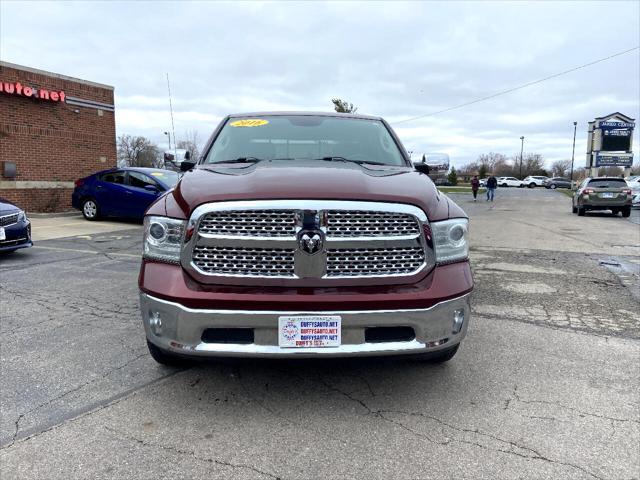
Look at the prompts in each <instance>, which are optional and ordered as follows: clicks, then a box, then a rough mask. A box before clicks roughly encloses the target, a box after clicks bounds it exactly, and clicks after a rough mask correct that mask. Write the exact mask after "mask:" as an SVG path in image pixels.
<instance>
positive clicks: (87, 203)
mask: <svg viewBox="0 0 640 480" xmlns="http://www.w3.org/2000/svg"><path fill="white" fill-rule="evenodd" d="M82 215H83V216H84V218H86V219H87V220H91V221H93V220H97V219H98V218H99V217H100V209H99V207H98V202H96V201H95V200H94V199H93V198H87V199H85V200H84V201H83V202H82Z"/></svg>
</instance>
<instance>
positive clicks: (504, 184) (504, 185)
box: [500, 183, 509, 187]
mask: <svg viewBox="0 0 640 480" xmlns="http://www.w3.org/2000/svg"><path fill="white" fill-rule="evenodd" d="M500 186H501V187H508V186H509V185H507V184H506V183H503V184H502V185H500Z"/></svg>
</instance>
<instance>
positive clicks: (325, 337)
mask: <svg viewBox="0 0 640 480" xmlns="http://www.w3.org/2000/svg"><path fill="white" fill-rule="evenodd" d="M341 332H342V318H341V317H340V316H339V315H299V316H283V317H278V345H279V346H280V347H282V348H318V347H339V346H340V342H341Z"/></svg>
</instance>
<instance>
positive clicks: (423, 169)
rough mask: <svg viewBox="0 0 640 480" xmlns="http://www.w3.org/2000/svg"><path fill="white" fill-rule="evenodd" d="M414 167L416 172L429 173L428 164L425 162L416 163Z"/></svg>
mask: <svg viewBox="0 0 640 480" xmlns="http://www.w3.org/2000/svg"><path fill="white" fill-rule="evenodd" d="M415 168H416V170H417V171H418V172H420V173H424V174H425V175H429V165H427V164H426V163H416V164H415Z"/></svg>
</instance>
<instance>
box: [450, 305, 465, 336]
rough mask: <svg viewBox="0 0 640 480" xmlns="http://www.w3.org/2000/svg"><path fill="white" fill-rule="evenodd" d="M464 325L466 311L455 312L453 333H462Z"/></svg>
mask: <svg viewBox="0 0 640 480" xmlns="http://www.w3.org/2000/svg"><path fill="white" fill-rule="evenodd" d="M463 324H464V310H456V311H454V312H453V328H452V330H451V333H460V330H462V325H463Z"/></svg>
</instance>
